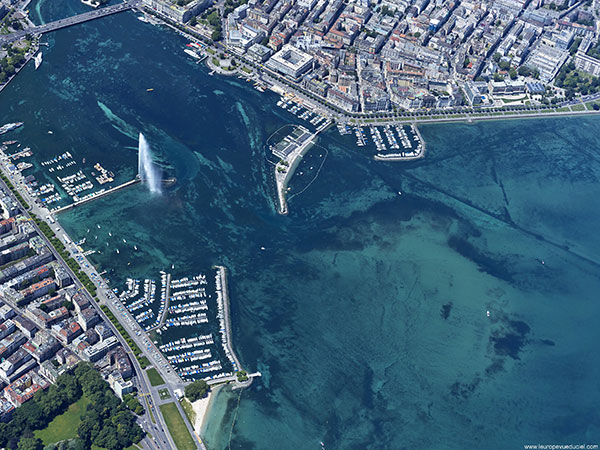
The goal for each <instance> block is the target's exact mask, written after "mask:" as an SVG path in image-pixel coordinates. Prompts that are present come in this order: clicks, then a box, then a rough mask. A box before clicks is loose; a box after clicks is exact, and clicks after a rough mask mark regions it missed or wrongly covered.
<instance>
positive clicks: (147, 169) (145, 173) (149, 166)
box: [138, 133, 162, 194]
mask: <svg viewBox="0 0 600 450" xmlns="http://www.w3.org/2000/svg"><path fill="white" fill-rule="evenodd" d="M138 148H139V153H138V173H139V175H140V179H141V180H142V183H146V184H148V188H149V189H150V192H152V193H154V194H160V193H161V183H162V180H161V175H160V171H159V170H158V169H157V168H156V167H154V165H153V163H152V153H150V146H149V145H148V142H147V141H146V138H145V137H144V135H143V134H142V133H140V140H139V146H138Z"/></svg>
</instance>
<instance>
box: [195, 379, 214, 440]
mask: <svg viewBox="0 0 600 450" xmlns="http://www.w3.org/2000/svg"><path fill="white" fill-rule="evenodd" d="M220 388H221V386H215V387H212V388H211V389H210V391H209V393H208V395H207V396H206V397H204V398H201V399H200V400H196V401H195V402H193V403H192V402H190V403H191V405H192V409H193V410H194V415H195V418H194V423H193V424H192V425H193V427H194V431H195V432H196V434H197V435H198V436H200V437H202V433H203V431H204V427H205V426H206V421H207V418H208V415H209V413H210V408H211V406H212V403H213V400H214V398H215V397H216V395H217V392H218V390H219V389H220Z"/></svg>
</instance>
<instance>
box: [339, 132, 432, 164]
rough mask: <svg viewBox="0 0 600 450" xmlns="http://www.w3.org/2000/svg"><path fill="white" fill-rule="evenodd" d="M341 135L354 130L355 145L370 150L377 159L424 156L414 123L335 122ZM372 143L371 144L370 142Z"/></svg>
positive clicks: (407, 159)
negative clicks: (366, 124)
mask: <svg viewBox="0 0 600 450" xmlns="http://www.w3.org/2000/svg"><path fill="white" fill-rule="evenodd" d="M337 129H338V132H339V134H340V135H341V136H346V135H349V134H351V133H352V131H351V130H353V131H354V135H355V137H356V146H357V147H361V148H362V147H365V150H372V149H373V147H374V150H375V151H374V153H373V157H374V158H375V159H376V160H379V161H411V160H416V159H420V158H422V157H423V156H425V144H424V141H423V139H422V137H421V134H420V133H419V129H418V127H417V126H416V125H415V124H410V125H408V124H389V125H383V126H382V125H379V126H375V125H370V126H364V125H363V126H356V125H355V126H353V127H350V126H349V125H347V124H340V123H338V124H337ZM371 143H372V144H371Z"/></svg>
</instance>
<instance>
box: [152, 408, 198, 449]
mask: <svg viewBox="0 0 600 450" xmlns="http://www.w3.org/2000/svg"><path fill="white" fill-rule="evenodd" d="M160 412H161V413H162V415H163V417H164V418H165V422H166V424H167V428H168V429H169V433H170V434H171V437H172V438H173V441H175V446H176V447H177V450H188V449H189V450H195V449H196V445H195V444H194V440H193V439H192V436H191V435H190V432H189V431H188V429H187V427H186V425H185V422H184V421H183V417H181V414H180V413H179V410H178V409H177V405H176V404H175V403H174V402H171V403H165V404H164V405H160Z"/></svg>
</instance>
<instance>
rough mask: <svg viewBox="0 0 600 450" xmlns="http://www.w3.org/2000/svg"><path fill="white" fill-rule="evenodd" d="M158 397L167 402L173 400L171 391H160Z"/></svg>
mask: <svg viewBox="0 0 600 450" xmlns="http://www.w3.org/2000/svg"><path fill="white" fill-rule="evenodd" d="M158 396H159V397H160V399H161V400H166V399H168V398H171V394H169V390H168V389H166V388H165V389H159V390H158Z"/></svg>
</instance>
